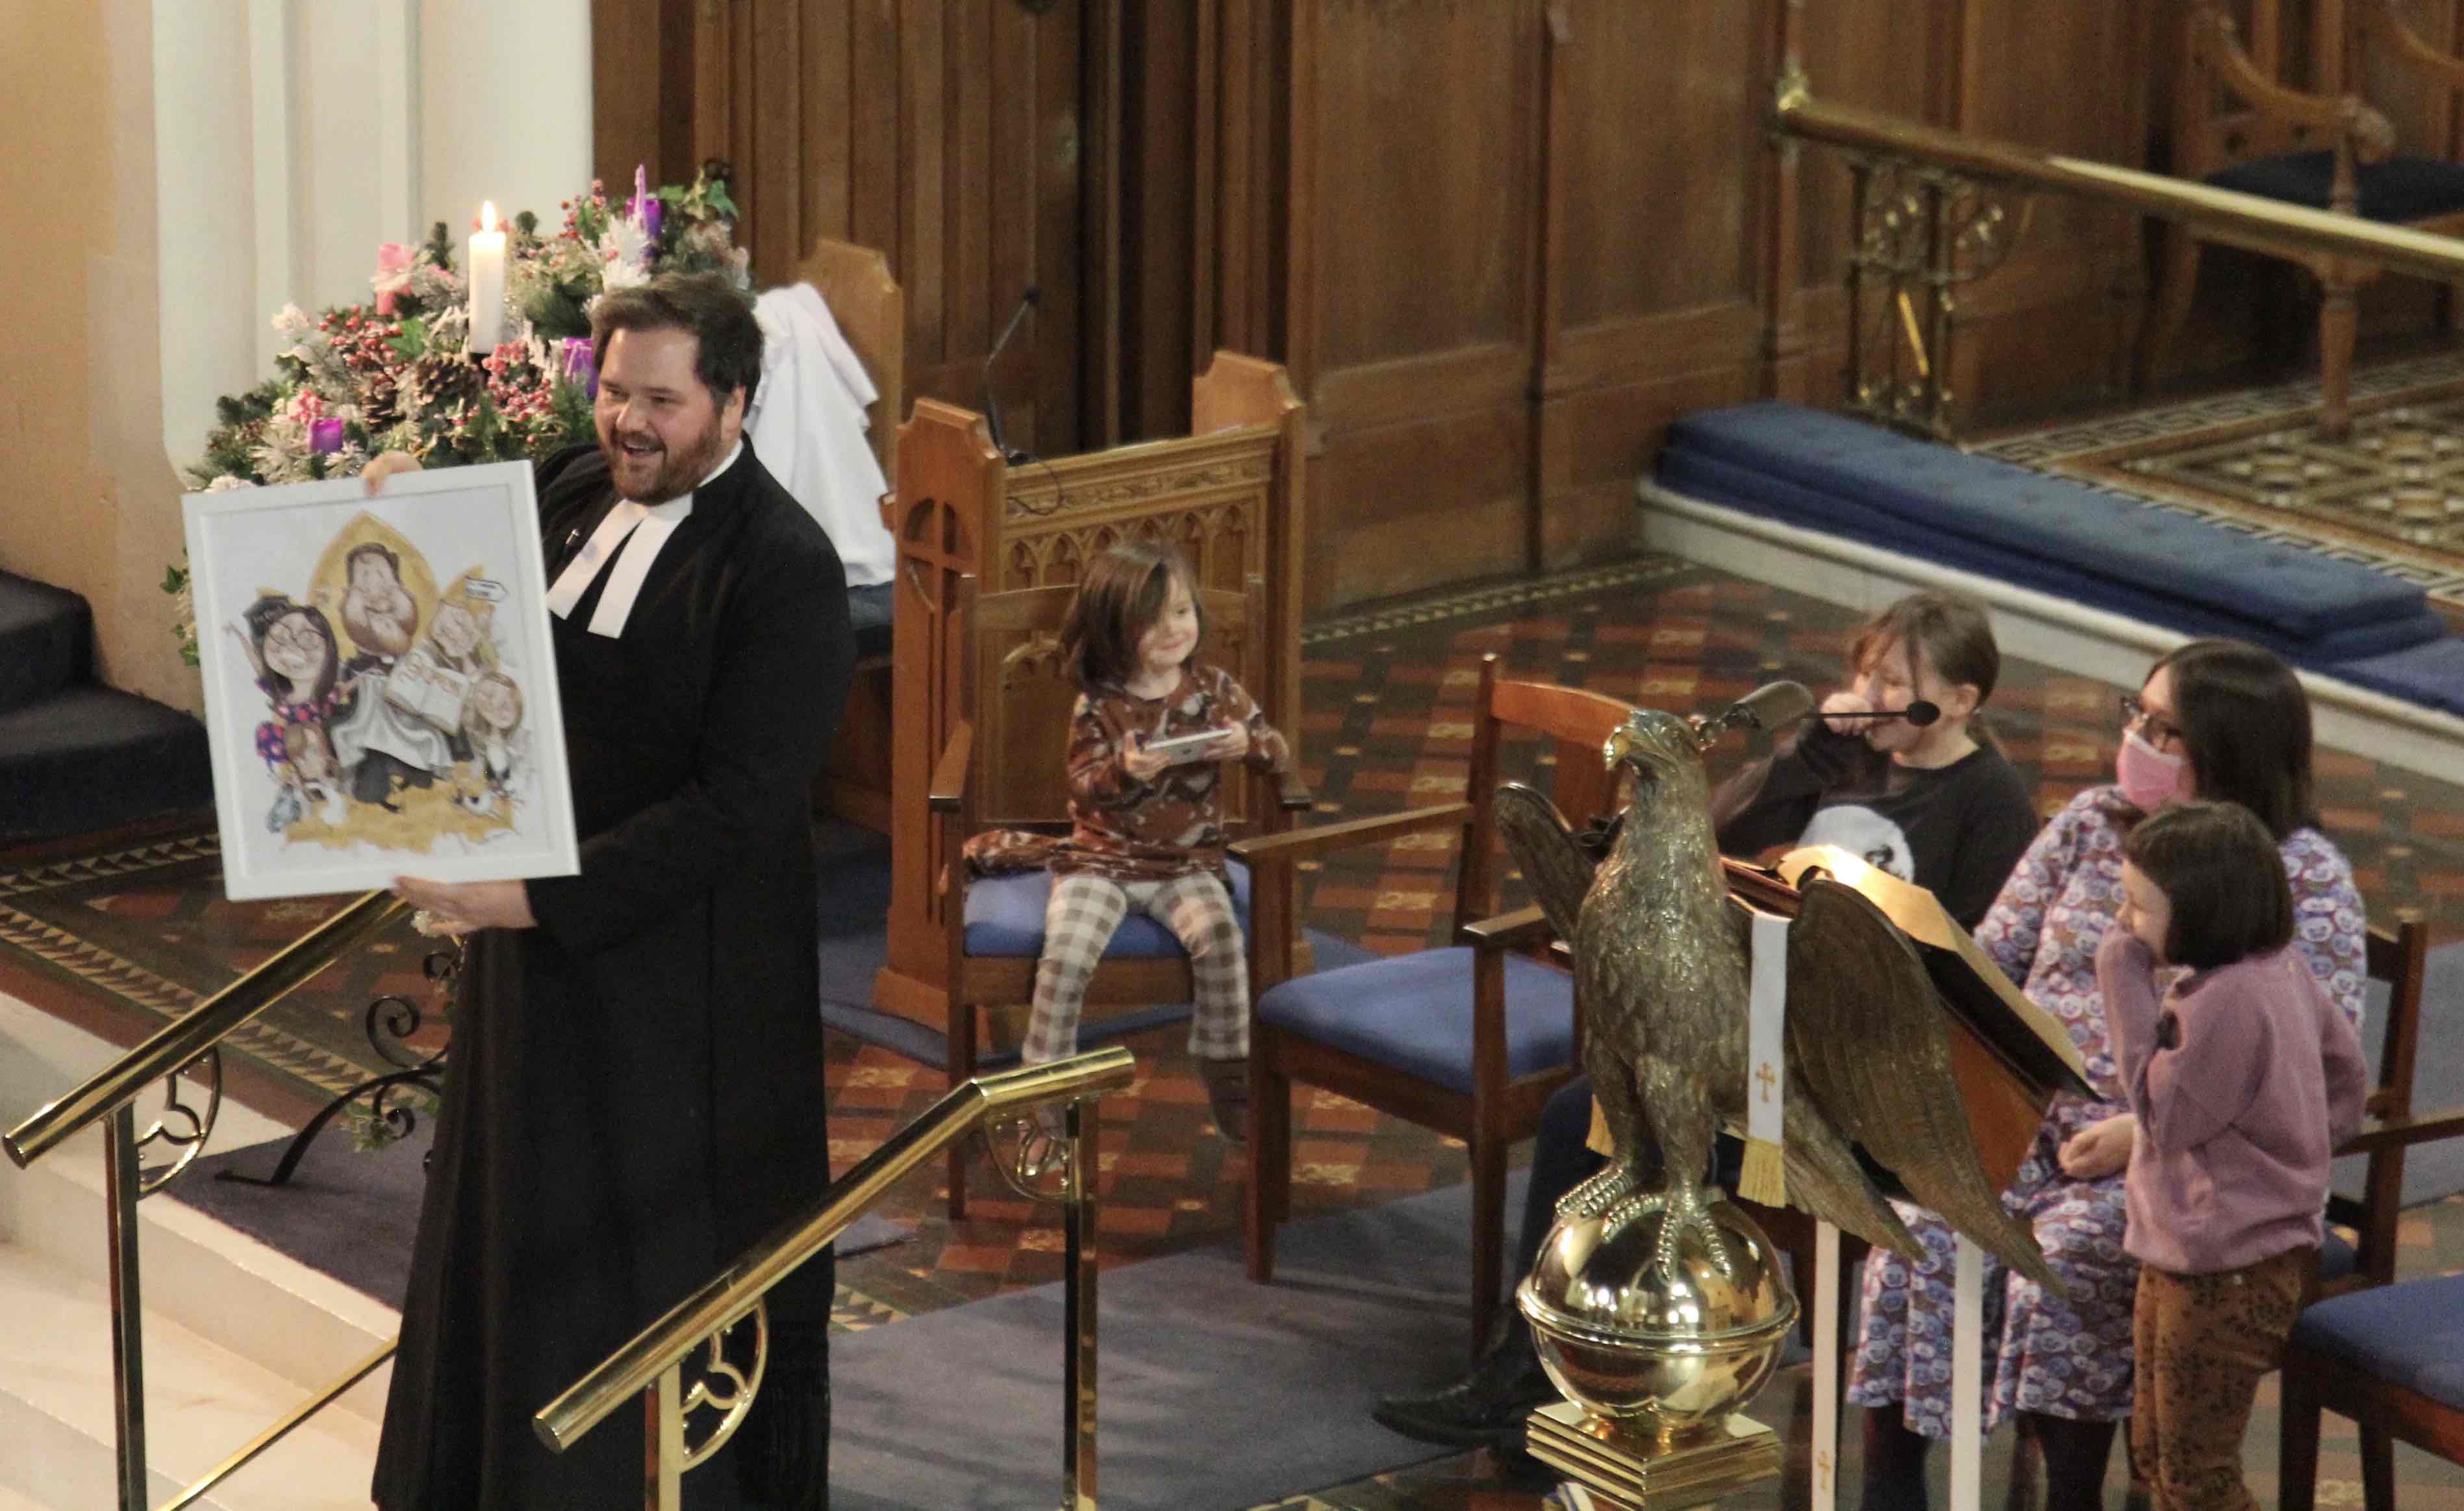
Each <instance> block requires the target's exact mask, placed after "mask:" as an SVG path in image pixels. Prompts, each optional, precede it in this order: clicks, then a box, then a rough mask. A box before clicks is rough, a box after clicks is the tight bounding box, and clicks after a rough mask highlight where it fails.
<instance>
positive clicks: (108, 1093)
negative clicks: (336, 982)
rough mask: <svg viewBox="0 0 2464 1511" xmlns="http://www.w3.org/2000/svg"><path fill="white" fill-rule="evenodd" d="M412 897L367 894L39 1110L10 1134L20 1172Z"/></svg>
mask: <svg viewBox="0 0 2464 1511" xmlns="http://www.w3.org/2000/svg"><path fill="white" fill-rule="evenodd" d="M409 909H410V905H409V904H408V903H406V902H403V901H402V900H400V899H399V898H396V897H393V896H391V895H390V894H388V893H385V892H381V891H379V892H367V893H363V895H361V896H360V897H359V898H357V899H355V900H354V901H353V902H352V903H351V904H350V905H349V906H348V907H346V908H344V909H342V910H341V912H338V913H336V914H335V915H334V916H333V917H331V918H328V919H326V920H325V921H324V922H323V923H321V924H319V925H318V926H317V927H316V928H314V929H312V930H310V931H308V932H306V933H304V934H301V935H300V936H299V937H298V938H297V939H295V940H293V941H292V942H291V943H289V944H287V945H285V946H283V947H282V949H281V950H280V951H279V952H277V953H275V955H274V957H273V958H271V959H269V960H267V961H266V962H265V963H264V964H263V965H260V966H258V967H257V968H256V969H255V970H253V971H251V972H250V973H248V974H246V975H244V976H241V977H240V978H239V979H238V980H236V981H233V982H232V983H231V985H229V986H227V987H225V988H223V989H222V990H221V991H219V992H217V993H215V994H214V995H213V996H209V997H208V998H206V1000H205V1001H203V1002H201V1003H199V1004H198V1005H197V1008H196V1010H195V1011H194V1012H191V1013H189V1014H188V1015H187V1017H185V1018H180V1019H179V1020H178V1021H176V1022H173V1023H169V1024H165V1026H164V1028H163V1030H162V1031H161V1032H160V1033H157V1034H156V1035H155V1036H154V1037H153V1038H151V1039H149V1040H145V1042H143V1043H142V1044H140V1045H138V1046H137V1047H136V1048H134V1049H132V1050H130V1051H128V1053H126V1054H124V1055H122V1056H121V1057H120V1059H119V1060H117V1061H115V1062H113V1063H112V1064H111V1066H110V1068H108V1069H106V1070H104V1071H102V1072H100V1073H99V1074H98V1075H96V1076H94V1077H92V1078H91V1079H89V1080H88V1081H86V1083H85V1084H82V1085H80V1086H78V1087H77V1089H75V1090H74V1091H71V1092H69V1093H68V1094H67V1095H66V1096H63V1097H61V1098H60V1099H59V1100H58V1101H56V1102H54V1103H53V1104H51V1105H50V1106H46V1107H44V1108H43V1109H42V1110H40V1111H38V1112H36V1113H34V1114H33V1115H32V1116H31V1117H29V1118H27V1119H26V1121H24V1122H23V1123H20V1124H18V1125H17V1126H16V1128H12V1129H11V1130H10V1131H9V1133H8V1134H7V1135H6V1136H5V1137H0V1147H6V1148H7V1150H9V1157H10V1158H11V1159H12V1160H14V1161H16V1163H17V1168H18V1169H20V1170H23V1169H25V1168H26V1167H28V1166H30V1165H32V1164H33V1163H34V1161H36V1160H38V1159H40V1158H42V1157H43V1156H44V1155H45V1154H48V1153H50V1152H51V1151H52V1150H55V1149H56V1148H58V1147H59V1146H60V1145H61V1144H62V1143H63V1142H65V1141H67V1140H68V1139H71V1138H73V1137H75V1136H76V1135H77V1134H78V1133H80V1132H82V1131H84V1130H85V1129H86V1128H91V1127H93V1126H94V1125H95V1124H97V1123H99V1122H101V1121H102V1120H103V1119H105V1118H107V1117H109V1116H110V1115H111V1114H112V1113H113V1112H115V1111H117V1110H119V1109H120V1108H121V1107H124V1106H128V1104H129V1103H131V1102H132V1101H134V1100H136V1098H137V1096H138V1094H139V1093H140V1092H142V1091H143V1090H144V1089H145V1088H146V1087H147V1086H149V1085H152V1084H154V1083H155V1082H157V1081H161V1080H163V1079H164V1078H165V1077H166V1076H168V1075H170V1074H171V1073H172V1072H174V1071H176V1070H179V1069H180V1068H182V1067H183V1066H185V1065H187V1064H188V1063H190V1062H193V1061H195V1060H196V1059H197V1057H198V1056H200V1055H203V1054H204V1053H206V1051H208V1050H209V1049H211V1048H213V1047H214V1046H215V1045H216V1044H219V1043H221V1042H222V1040H223V1039H224V1037H225V1036H226V1035H228V1034H230V1033H231V1030H233V1029H235V1028H238V1027H239V1026H240V1025H241V1024H243V1023H245V1022H247V1021H248V1020H249V1019H251V1018H254V1017H256V1015H257V1014H259V1013H262V1012H264V1011H265V1010H266V1009H267V1008H269V1007H271V1006H273V1005H274V1004H275V1002H277V1001H279V1000H281V999H282V997H283V996H286V995H288V994H289V993H291V992H292V991H294V990H295V989H297V987H299V986H300V985H301V984H302V983H304V982H306V981H308V980H309V979H310V978H312V977H314V976H315V975H316V974H318V973H319V972H320V971H322V970H324V969H325V968H326V967H327V966H329V965H331V964H333V963H334V961H335V959H336V958H337V957H338V956H340V955H341V953H342V952H343V951H345V950H348V949H350V948H351V947H352V946H353V945H355V944H358V943H359V942H360V941H361V940H363V939H364V938H366V937H367V936H368V935H369V934H371V933H374V932H376V931H378V930H380V929H383V928H385V926H386V925H388V924H390V923H392V922H393V921H394V920H395V919H396V918H398V917H400V916H401V915H403V914H404V913H406V912H407V911H408V910H409Z"/></svg>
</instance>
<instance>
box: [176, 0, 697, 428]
mask: <svg viewBox="0 0 2464 1511" xmlns="http://www.w3.org/2000/svg"><path fill="white" fill-rule="evenodd" d="M138 3H140V4H143V3H144V0H138ZM151 5H152V13H153V19H154V36H153V44H154V51H153V57H152V63H153V82H154V94H155V143H156V154H155V166H156V181H157V183H156V186H157V196H156V198H157V210H158V225H159V236H160V242H159V252H160V260H159V270H160V272H159V278H160V283H161V291H160V292H161V295H162V300H161V317H160V318H161V335H162V348H163V370H162V391H163V441H164V447H165V450H166V451H167V452H168V454H169V455H170V457H171V460H172V461H173V462H174V463H175V464H178V465H182V466H186V465H187V464H188V463H189V462H192V461H194V460H195V458H196V457H197V455H198V453H199V451H200V450H201V449H202V448H203V446H204V442H205V434H206V431H207V429H208V428H209V427H211V425H212V424H213V419H214V411H213V404H214V400H215V399H216V398H217V397H219V396H221V395H223V394H228V393H235V392H238V391H240V390H242V389H244V388H247V387H250V386H252V385H253V384H254V383H258V382H260V381H262V380H264V379H266V378H268V377H271V376H272V375H273V362H274V358H275V354H276V353H277V352H278V351H279V350H280V343H279V340H278V339H277V338H276V337H275V333H274V330H273V327H272V325H271V323H270V322H271V320H272V319H273V317H274V314H275V311H277V310H279V309H281V308H282V306H283V305H285V304H297V305H299V306H300V307H301V308H303V309H307V310H312V311H313V310H316V309H318V308H320V307H322V306H326V305H332V304H356V303H361V302H363V301H365V300H366V299H367V298H368V297H369V293H370V290H369V278H370V276H371V275H372V274H374V273H375V272H376V258H377V247H378V245H379V244H380V243H383V242H388V241H402V242H418V241H422V240H425V239H426V238H427V235H428V230H429V225H430V224H431V223H433V222H435V221H439V220H442V221H444V222H446V224H447V225H448V226H449V227H450V228H451V231H452V235H453V240H454V242H455V244H456V245H457V246H459V245H460V243H461V241H462V239H463V237H464V236H465V235H466V234H467V231H468V227H469V224H470V221H471V218H472V216H473V214H475V213H476V212H477V210H478V208H479V202H480V201H481V200H485V199H493V200H495V202H496V203H497V204H498V205H499V206H502V207H504V208H505V210H506V212H507V213H508V214H509V215H510V214H511V213H512V212H513V211H515V210H517V209H532V210H536V211H538V212H539V217H540V219H541V220H542V221H544V222H546V223H548V224H549V225H550V226H551V227H552V226H553V225H554V224H555V223H556V221H557V219H558V211H557V206H558V203H559V202H560V201H561V200H564V199H566V198H569V197H570V196H572V195H574V194H576V193H578V192H580V191H582V190H583V188H585V187H586V186H588V184H589V182H590V166H591V152H592V143H591V119H590V91H591V77H590V0H521V3H519V4H503V3H499V0H151ZM645 66H646V67H647V66H654V60H645Z"/></svg>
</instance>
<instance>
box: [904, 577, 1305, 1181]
mask: <svg viewBox="0 0 2464 1511" xmlns="http://www.w3.org/2000/svg"><path fill="white" fill-rule="evenodd" d="M1077 593H1078V589H1077V587H1076V586H1075V585H1074V584H1064V585H1062V586H1058V587H1031V588H1019V589H1016V590H1013V591H1011V592H1007V593H988V594H979V593H978V591H977V586H976V579H975V578H974V577H973V576H966V577H962V578H961V579H960V580H959V583H958V602H957V612H958V614H959V616H960V618H961V622H962V623H963V624H965V626H966V629H965V631H964V634H965V638H966V641H967V643H968V644H969V646H971V651H970V653H969V654H968V655H967V657H966V659H965V663H964V665H963V667H962V668H961V672H960V674H961V675H963V676H966V677H969V678H971V679H972V685H971V687H970V689H969V691H968V697H967V707H969V708H970V709H972V710H974V711H975V715H976V716H975V718H974V719H973V720H970V721H967V722H962V723H960V724H959V725H957V728H956V729H955V731H954V732H953V733H952V734H951V737H950V741H949V744H948V746H947V747H946V748H945V749H944V750H943V752H942V754H941V758H940V760H939V762H938V763H937V764H936V765H935V768H934V772H933V788H932V799H931V802H932V811H933V812H934V813H935V814H936V815H939V816H940V817H941V822H940V825H939V828H940V842H941V860H942V866H943V870H942V877H943V885H944V886H945V887H963V888H964V889H965V898H964V903H963V906H961V907H957V908H944V909H942V918H943V920H944V928H943V938H944V940H945V943H946V948H947V950H948V952H949V956H948V958H949V976H948V979H949V981H950V983H951V990H950V994H949V1021H948V1027H947V1034H948V1040H949V1066H950V1084H952V1085H954V1086H955V1085H957V1084H958V1083H960V1082H962V1081H964V1080H966V1079H967V1078H968V1077H970V1076H973V1075H974V1074H975V1073H976V1057H977V1049H978V1045H979V1041H980V1033H979V1030H980V1029H981V1027H982V1024H981V1023H980V1022H979V1014H1004V1013H1005V1014H1012V1015H1017V1016H1018V1018H1019V1019H1020V1021H1021V1022H1022V1023H1023V1015H1024V1013H1025V1011H1026V1005H1027V1004H1029V1003H1031V1002H1032V1001H1033V999H1034V996H1035V966H1036V961H1037V960H1038V959H1039V958H1041V957H1042V955H1043V953H1044V909H1045V902H1046V901H1047V900H1048V899H1049V898H1050V897H1051V894H1052V878H1051V876H1050V875H1049V874H1048V873H1046V872H1044V871H1031V872H1026V873H1023V874H1017V875H1006V876H990V877H977V878H974V879H972V880H970V879H969V878H968V876H967V866H966V860H965V858H964V855H963V854H962V851H963V850H964V848H965V845H966V843H967V840H968V838H969V837H970V836H973V835H975V834H978V833H980V832H982V831H983V830H986V829H994V828H1001V829H1024V830H1028V831H1040V832H1044V833H1049V834H1055V835H1065V834H1067V833H1068V832H1069V819H1068V811H1067V784H1066V781H1065V780H1064V778H1063V758H1064V756H1065V755H1066V753H1067V748H1068V737H1069V714H1070V709H1071V707H1072V706H1073V705H1074V704H1075V702H1076V700H1077V696H1078V685H1077V682H1076V680H1075V679H1074V678H1073V677H1072V676H1071V674H1070V672H1069V670H1068V668H1067V667H1065V666H1064V665H1063V664H1062V656H1061V644H1060V634H1061V629H1062V626H1063V624H1064V622H1065V621H1066V620H1067V616H1068V613H1069V604H1070V601H1071V600H1072V599H1074V598H1075V597H1077ZM1199 603H1200V605H1201V607H1202V608H1203V610H1204V613H1205V616H1206V644H1205V647H1204V649H1205V656H1206V659H1207V660H1208V661H1210V662H1212V663H1213V664H1215V665H1217V666H1220V667H1221V668H1224V669H1225V670H1227V671H1229V672H1231V673H1232V675H1233V676H1234V677H1235V678H1236V679H1238V680H1239V682H1240V683H1241V685H1242V686H1243V687H1244V688H1256V687H1260V686H1263V685H1264V684H1265V672H1264V667H1265V660H1266V658H1268V657H1270V656H1273V655H1276V654H1278V647H1277V646H1275V645H1274V644H1273V640H1274V636H1273V631H1272V624H1271V622H1270V621H1269V620H1268V619H1267V616H1266V609H1265V584H1264V582H1263V581H1262V580H1259V579H1257V578H1255V577H1253V578H1251V579H1250V580H1249V583H1248V589H1247V591H1246V592H1243V593H1228V592H1224V591H1222V590H1221V589H1219V588H1200V589H1199ZM1297 712H1298V711H1296V710H1283V709H1268V710H1267V711H1266V716H1267V718H1268V720H1269V721H1270V722H1274V723H1276V724H1277V726H1278V727H1279V728H1284V729H1286V730H1287V731H1288V729H1289V728H1290V726H1291V725H1292V724H1293V723H1294V722H1296V719H1295V714H1296V713H1297ZM992 761H1005V762H1016V763H1022V764H1024V763H1032V762H1041V763H1042V765H1043V768H1044V769H1047V770H1048V771H1049V772H1050V774H1051V779H1050V780H1049V781H1040V782H1024V781H1016V780H1013V781H1011V782H1009V783H1007V784H1006V785H1005V786H1004V788H1003V790H1004V791H1007V792H1010V793H1014V794H1016V793H1023V794H1024V795H1026V799H1027V806H1026V808H1025V810H1024V811H1020V812H998V813H995V812H988V811H986V804H985V802H984V792H985V789H986V787H987V785H988V784H987V783H986V782H985V781H984V780H983V776H984V771H985V766H986V763H987V762H992ZM1242 774H1243V777H1244V778H1245V779H1246V780H1247V781H1248V782H1249V783H1250V784H1251V786H1250V803H1249V807H1248V811H1249V812H1250V813H1252V814H1256V815H1260V816H1262V817H1261V819H1260V820H1259V821H1258V823H1257V827H1258V828H1260V829H1262V830H1264V831H1265V832H1266V833H1276V832H1279V831H1282V830H1284V829H1287V828H1288V827H1290V823H1291V819H1290V816H1291V815H1292V814H1293V813H1296V812H1300V811H1302V810H1305V809H1307V808H1308V807H1309V791H1308V789H1307V788H1306V787H1304V786H1303V785H1302V784H1301V781H1300V778H1299V777H1298V775H1297V774H1295V773H1286V774H1284V775H1283V776H1282V777H1268V776H1265V775H1264V774H1262V773H1258V772H1256V771H1254V770H1251V769H1250V768H1247V767H1243V768H1242ZM1231 870H1232V876H1231V883H1232V900H1233V904H1234V906H1235V908H1236V909H1239V910H1240V911H1241V913H1242V915H1243V925H1244V927H1245V926H1246V924H1247V922H1248V911H1249V909H1248V903H1249V880H1248V874H1247V869H1246V867H1245V866H1243V865H1237V864H1236V865H1233V866H1232V868H1231ZM1196 995H1197V994H1196V989H1195V987H1194V985H1193V983H1192V980H1191V975H1190V966H1189V957H1188V956H1187V955H1186V954H1184V953H1182V952H1181V948H1180V941H1178V940H1177V939H1175V938H1174V937H1173V936H1172V933H1171V931H1169V930H1167V929H1165V928H1164V927H1163V926H1162V925H1161V924H1159V923H1156V922H1155V920H1153V919H1151V918H1148V917H1146V916H1145V915H1144V914H1141V913H1133V914H1131V915H1130V916H1129V917H1128V918H1126V919H1124V920H1122V923H1121V927H1120V930H1119V931H1117V932H1116V933H1114V934H1113V935H1112V942H1111V945H1110V946H1109V947H1108V948H1107V949H1106V950H1105V952H1104V961H1103V964H1102V965H1101V966H1100V967H1098V968H1097V970H1096V972H1095V975H1094V977H1093V979H1092V980H1090V981H1089V983H1088V987H1087V1008H1088V1013H1087V1018H1086V1026H1087V1027H1088V1028H1089V1030H1094V1031H1097V1032H1105V1031H1109V1032H1111V1033H1119V1032H1123V1031H1127V1030H1128V1029H1130V1028H1135V1027H1149V1026H1153V1025H1154V1024H1155V1023H1157V1022H1163V1021H1170V1020H1172V1018H1177V1017H1185V1016H1186V1013H1185V1011H1184V1009H1185V1006H1186V1004H1187V1003H1189V1002H1190V1001H1191V999H1192V998H1193V997H1194V996H1196ZM1122 1009H1145V1010H1149V1011H1145V1012H1140V1013H1137V1014H1136V1015H1135V1016H1133V1017H1131V1018H1123V1017H1122V1016H1121V1014H1120V1012H1119V1010H1122ZM1107 1010H1111V1012H1109V1013H1108V1012H1107ZM1108 1017H1109V1018H1111V1021H1110V1022H1105V1021H1104V1019H1105V1018H1108ZM966 1160H967V1150H966V1148H965V1146H964V1145H961V1146H959V1147H957V1148H954V1149H953V1150H951V1152H950V1165H949V1177H950V1215H951V1217H952V1218H953V1219H956V1218H957V1217H961V1216H963V1215H965V1214H966V1201H967V1186H966V1174H967V1172H966Z"/></svg>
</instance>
